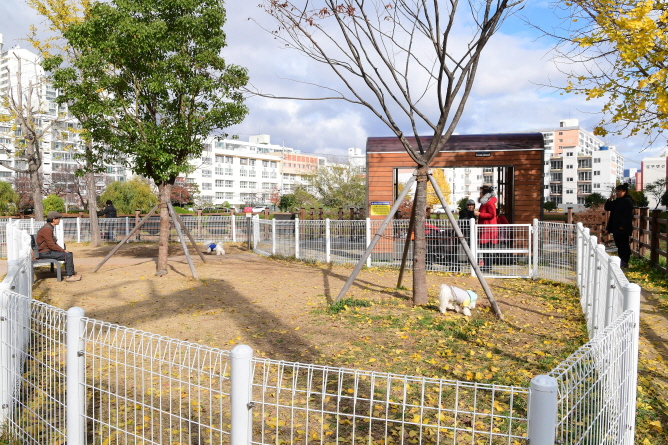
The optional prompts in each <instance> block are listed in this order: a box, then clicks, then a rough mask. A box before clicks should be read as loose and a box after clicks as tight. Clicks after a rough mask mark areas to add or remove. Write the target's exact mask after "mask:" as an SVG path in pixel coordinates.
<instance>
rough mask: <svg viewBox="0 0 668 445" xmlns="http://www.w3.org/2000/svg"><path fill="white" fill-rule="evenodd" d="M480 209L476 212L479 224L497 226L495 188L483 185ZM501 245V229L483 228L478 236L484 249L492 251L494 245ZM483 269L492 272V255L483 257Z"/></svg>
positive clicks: (487, 254)
mask: <svg viewBox="0 0 668 445" xmlns="http://www.w3.org/2000/svg"><path fill="white" fill-rule="evenodd" d="M478 202H480V208H479V209H478V210H476V212H475V216H477V217H478V224H483V225H487V224H497V221H496V202H497V200H496V194H495V193H494V187H491V186H489V185H483V186H482V187H480V198H479V199H478ZM498 243H499V229H498V228H497V227H496V226H493V227H483V228H482V229H481V230H480V232H479V235H478V244H479V245H480V247H481V248H483V249H491V248H492V246H493V245H494V244H498ZM481 259H482V262H481V264H480V265H481V266H482V267H481V268H480V270H481V271H483V272H489V271H490V270H492V254H491V253H484V254H482V255H481Z"/></svg>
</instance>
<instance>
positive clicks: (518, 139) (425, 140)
mask: <svg viewBox="0 0 668 445" xmlns="http://www.w3.org/2000/svg"><path fill="white" fill-rule="evenodd" d="M432 138H433V137H432V136H421V137H420V140H421V141H422V144H423V146H424V147H427V146H429V143H430V142H431V140H432ZM406 139H407V140H408V141H409V142H410V143H411V145H412V146H413V147H416V149H417V143H416V139H415V138H414V137H410V138H406ZM544 147H545V145H544V142H543V135H542V134H541V133H498V134H458V135H452V136H450V139H448V142H446V143H445V146H444V147H443V149H442V150H441V152H445V151H508V150H543V149H544ZM366 151H367V153H397V152H405V151H406V150H405V149H404V147H403V145H401V141H399V138H397V137H396V136H391V137H372V138H368V139H367V142H366Z"/></svg>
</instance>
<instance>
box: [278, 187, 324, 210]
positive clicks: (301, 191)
mask: <svg viewBox="0 0 668 445" xmlns="http://www.w3.org/2000/svg"><path fill="white" fill-rule="evenodd" d="M311 207H313V208H317V207H320V203H319V202H318V198H316V197H315V196H313V195H312V194H311V193H309V191H308V190H307V189H306V188H305V187H304V186H301V185H299V186H297V187H296V188H295V190H294V191H293V192H292V193H288V194H285V195H283V196H281V200H280V201H279V203H278V208H279V209H281V210H282V211H284V212H287V211H292V210H294V209H295V208H305V209H310V208H311Z"/></svg>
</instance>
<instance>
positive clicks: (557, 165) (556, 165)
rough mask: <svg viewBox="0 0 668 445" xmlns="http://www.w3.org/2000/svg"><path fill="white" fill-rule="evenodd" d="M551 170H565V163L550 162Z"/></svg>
mask: <svg viewBox="0 0 668 445" xmlns="http://www.w3.org/2000/svg"><path fill="white" fill-rule="evenodd" d="M550 168H551V169H552V170H561V169H562V168H564V161H550Z"/></svg>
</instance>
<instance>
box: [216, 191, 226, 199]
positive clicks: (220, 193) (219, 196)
mask: <svg viewBox="0 0 668 445" xmlns="http://www.w3.org/2000/svg"><path fill="white" fill-rule="evenodd" d="M216 199H225V194H224V193H223V192H216Z"/></svg>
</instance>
